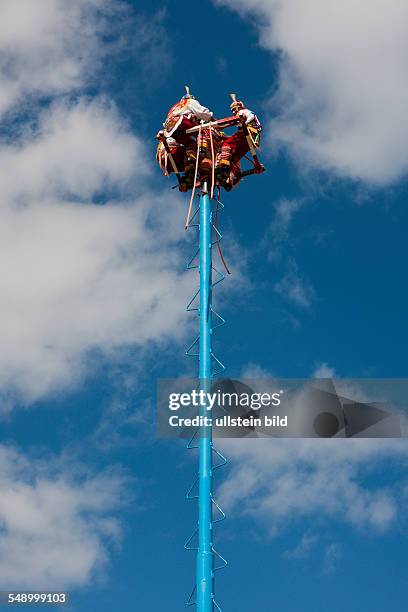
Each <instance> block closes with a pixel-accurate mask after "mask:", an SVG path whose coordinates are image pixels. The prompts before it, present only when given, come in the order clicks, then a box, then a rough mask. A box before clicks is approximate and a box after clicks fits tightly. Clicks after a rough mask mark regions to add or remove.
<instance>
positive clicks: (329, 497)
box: [219, 439, 408, 533]
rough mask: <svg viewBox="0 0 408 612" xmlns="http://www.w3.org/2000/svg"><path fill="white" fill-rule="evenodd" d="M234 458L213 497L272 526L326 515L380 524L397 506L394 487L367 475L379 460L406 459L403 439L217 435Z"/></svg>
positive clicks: (386, 524) (387, 522)
mask: <svg viewBox="0 0 408 612" xmlns="http://www.w3.org/2000/svg"><path fill="white" fill-rule="evenodd" d="M223 452H225V453H226V455H227V456H228V457H229V458H231V459H232V462H231V463H232V466H233V467H232V470H231V473H230V476H229V478H228V479H227V480H226V481H225V482H224V483H223V484H222V485H221V487H220V491H219V498H220V501H221V503H222V504H224V505H225V507H226V508H227V509H228V510H229V511H235V512H237V513H242V514H244V515H247V516H251V517H253V518H256V519H257V520H259V521H260V522H261V523H263V524H265V525H267V526H268V528H269V530H270V532H271V533H277V532H278V530H280V529H282V528H284V527H285V526H287V525H289V524H290V523H291V522H292V521H295V520H297V519H302V520H304V521H307V520H313V521H315V520H316V517H319V518H322V517H326V518H329V519H334V520H337V521H340V522H345V523H348V524H350V525H353V526H354V527H357V528H368V529H372V530H374V531H377V532H380V533H381V532H384V531H386V530H387V529H388V528H390V527H391V525H392V524H393V523H394V521H395V519H396V517H397V514H398V499H399V491H398V489H397V488H392V487H391V486H389V487H384V486H382V485H379V484H378V485H375V484H373V483H372V482H371V483H369V481H368V482H367V481H365V476H366V474H367V473H370V472H372V471H373V470H375V469H377V468H380V467H381V466H384V462H385V460H388V461H389V460H390V459H393V460H395V461H396V462H399V463H400V464H401V465H402V464H403V463H406V461H407V457H408V446H407V445H406V443H405V440H375V439H372V440H369V439H367V440H362V439H360V440H341V439H338V440H310V439H309V440H282V439H274V440H270V439H252V440H251V439H245V440H228V441H227V440H223Z"/></svg>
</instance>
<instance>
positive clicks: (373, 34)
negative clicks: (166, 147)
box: [215, 0, 408, 185]
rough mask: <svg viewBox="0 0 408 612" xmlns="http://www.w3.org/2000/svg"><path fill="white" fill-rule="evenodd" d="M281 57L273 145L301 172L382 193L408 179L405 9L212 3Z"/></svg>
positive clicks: (385, 3)
mask: <svg viewBox="0 0 408 612" xmlns="http://www.w3.org/2000/svg"><path fill="white" fill-rule="evenodd" d="M215 1H216V3H217V4H222V5H226V6H229V7H231V8H233V9H236V10H238V11H239V12H240V13H241V14H242V15H248V14H251V15H255V16H256V18H257V19H256V22H257V24H258V27H259V35H260V42H261V44H262V45H263V46H264V47H265V48H267V49H270V50H271V51H273V52H279V53H280V55H279V60H278V61H279V65H280V72H279V82H278V89H277V93H276V95H275V97H274V99H273V108H274V109H275V110H277V116H276V117H275V118H274V119H272V120H271V121H270V123H269V138H270V140H271V142H273V143H274V144H276V143H280V144H281V145H283V146H285V147H287V148H288V150H289V151H290V152H291V154H292V155H293V156H294V157H295V158H296V159H297V160H298V161H299V163H300V164H301V165H302V166H304V165H307V166H309V167H310V166H314V167H318V168H324V169H328V170H333V171H335V172H336V173H338V174H339V175H343V176H346V177H351V178H354V179H362V180H363V181H367V182H369V183H374V184H378V185H383V184H386V183H389V182H391V181H395V180H397V179H399V178H400V177H402V176H403V175H405V174H406V173H407V170H408V121H407V119H406V114H407V113H406V109H407V107H408V74H407V70H406V57H407V54H408V4H407V2H406V1H405V0H375V1H373V0H359V1H358V2H355V0H344V1H343V2H337V1H334V0H308V1H307V2H305V1H304V0H215Z"/></svg>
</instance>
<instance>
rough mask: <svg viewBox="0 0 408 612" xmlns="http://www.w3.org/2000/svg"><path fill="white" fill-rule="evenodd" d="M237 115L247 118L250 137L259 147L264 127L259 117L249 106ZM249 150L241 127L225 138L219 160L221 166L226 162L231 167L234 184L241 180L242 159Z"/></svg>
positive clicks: (246, 122)
mask: <svg viewBox="0 0 408 612" xmlns="http://www.w3.org/2000/svg"><path fill="white" fill-rule="evenodd" d="M237 115H238V116H239V117H241V118H242V119H244V120H245V124H246V125H247V126H248V132H249V135H250V138H251V139H252V141H253V143H254V146H255V147H258V146H259V141H260V134H261V129H262V127H261V124H260V122H259V119H258V117H257V116H256V115H255V113H253V112H252V111H250V110H249V109H248V108H241V109H240V110H238V111H237ZM248 151H249V145H248V141H247V138H246V135H245V134H244V131H243V129H242V128H241V127H238V130H237V131H236V132H235V133H234V134H232V135H231V136H228V137H227V138H225V140H224V141H223V143H222V146H221V152H220V155H219V156H218V160H217V161H218V164H219V166H220V167H222V166H223V164H225V165H227V166H228V167H229V168H230V170H231V177H230V178H231V183H232V184H234V183H235V182H237V181H238V180H239V176H240V174H241V166H240V160H241V158H242V157H243V156H244V155H245V154H246V153H248Z"/></svg>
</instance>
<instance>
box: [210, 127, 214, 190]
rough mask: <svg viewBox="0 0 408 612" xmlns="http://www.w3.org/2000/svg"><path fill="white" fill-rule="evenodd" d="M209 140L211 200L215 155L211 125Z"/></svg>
mask: <svg viewBox="0 0 408 612" xmlns="http://www.w3.org/2000/svg"><path fill="white" fill-rule="evenodd" d="M210 142H211V163H212V169H211V194H210V198H211V200H212V199H213V197H214V184H215V155H214V143H213V137H212V127H210Z"/></svg>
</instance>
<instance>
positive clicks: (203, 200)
mask: <svg viewBox="0 0 408 612" xmlns="http://www.w3.org/2000/svg"><path fill="white" fill-rule="evenodd" d="M211 242H212V235H211V201H210V198H209V196H208V188H207V184H206V183H205V184H204V187H203V192H202V194H201V197H200V263H199V270H200V356H199V357H200V389H201V390H203V391H205V392H209V391H210V389H211V376H212V365H211V363H212V346H211V340H212V309H211V299H212V279H211V270H212V252H211V251H212V250H211ZM200 414H201V415H202V416H211V414H209V412H208V411H207V409H206V406H205V405H202V406H201V408H200ZM198 475H199V481H198V482H199V492H198V495H199V497H198V508H199V509H198V521H199V522H198V525H199V528H198V553H197V582H196V586H197V601H196V603H197V610H198V612H213V594H214V576H213V571H214V553H213V545H212V431H211V427H202V428H201V429H200V436H199V473H198Z"/></svg>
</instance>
